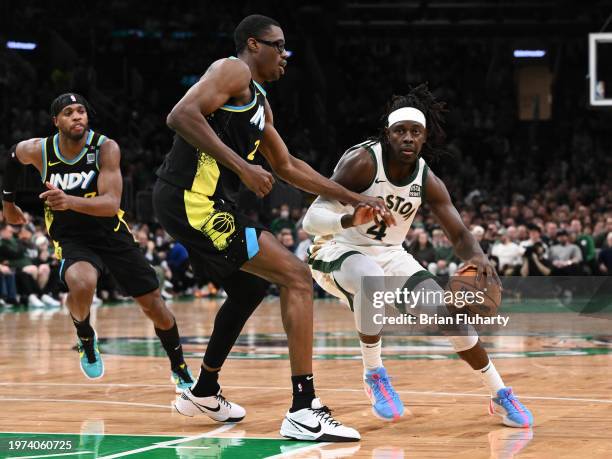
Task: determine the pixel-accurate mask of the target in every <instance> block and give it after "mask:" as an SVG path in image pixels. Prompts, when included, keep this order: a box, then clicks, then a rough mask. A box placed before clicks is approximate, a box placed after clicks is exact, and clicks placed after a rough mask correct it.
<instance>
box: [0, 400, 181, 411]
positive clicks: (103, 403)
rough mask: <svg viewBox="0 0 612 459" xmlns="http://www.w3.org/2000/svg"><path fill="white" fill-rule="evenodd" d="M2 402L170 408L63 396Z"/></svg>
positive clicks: (149, 404) (169, 406)
mask: <svg viewBox="0 0 612 459" xmlns="http://www.w3.org/2000/svg"><path fill="white" fill-rule="evenodd" d="M0 400H1V401H3V402H53V403H60V402H62V403H93V404H98V405H124V406H144V407H147V408H164V409H168V408H172V405H154V404H152V403H133V402H115V401H112V400H71V399H63V398H4V397H0Z"/></svg>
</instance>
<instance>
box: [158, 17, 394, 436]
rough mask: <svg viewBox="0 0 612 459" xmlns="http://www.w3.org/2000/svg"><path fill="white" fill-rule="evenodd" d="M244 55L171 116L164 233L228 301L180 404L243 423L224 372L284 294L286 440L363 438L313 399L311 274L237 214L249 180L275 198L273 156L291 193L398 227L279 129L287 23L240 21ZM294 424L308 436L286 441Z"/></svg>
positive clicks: (190, 411) (161, 186)
mask: <svg viewBox="0 0 612 459" xmlns="http://www.w3.org/2000/svg"><path fill="white" fill-rule="evenodd" d="M234 39H235V44H236V49H237V53H238V54H237V56H238V57H237V58H236V57H230V58H226V59H220V60H218V61H216V62H214V63H213V64H212V65H211V66H210V67H209V68H208V69H207V70H206V73H205V74H204V75H203V76H202V78H201V79H200V81H199V82H198V83H196V84H195V85H194V86H193V87H192V88H191V89H189V91H187V93H186V94H185V96H184V97H183V98H182V99H181V100H180V101H179V102H178V103H177V104H176V106H175V107H174V108H173V109H172V111H171V113H170V114H169V115H168V118H167V123H168V126H169V127H170V128H171V129H173V130H174V131H175V132H176V136H175V139H174V144H173V146H172V149H171V151H170V153H169V154H168V155H167V156H166V158H165V161H164V163H163V165H162V166H161V167H160V169H159V170H158V172H157V175H158V177H159V180H158V181H157V183H156V185H155V189H154V193H153V202H154V206H155V211H156V213H157V217H158V219H159V221H160V223H161V224H162V226H163V227H164V228H165V229H166V231H168V233H169V234H170V235H172V236H173V237H174V238H175V239H177V240H178V241H180V242H181V243H182V244H183V245H185V247H186V248H187V250H188V251H189V256H190V260H191V264H192V266H193V267H194V269H195V271H196V274H198V275H199V276H201V277H203V278H208V279H212V280H214V281H216V282H218V283H220V284H221V285H222V286H223V287H224V289H225V291H226V292H227V294H228V298H227V300H226V301H225V303H224V304H223V305H222V306H221V308H220V310H219V312H218V313H217V316H216V318H215V325H214V329H213V333H212V336H211V338H210V341H209V344H208V347H207V349H206V353H205V355H204V359H203V364H202V368H201V372H200V376H199V378H198V381H197V383H196V384H195V385H194V386H193V387H192V388H191V389H190V390H187V391H185V392H184V393H183V394H182V395H181V396H180V397H179V398H178V399H177V400H176V402H175V407H176V409H177V410H178V411H179V412H180V413H182V414H185V415H187V416H195V415H200V414H205V415H208V416H209V417H211V418H213V419H215V420H218V421H230V420H233V421H237V420H240V419H242V418H243V417H244V415H245V410H244V409H243V408H242V407H240V406H239V405H237V404H235V403H230V402H228V401H227V400H226V399H225V398H224V397H223V396H222V395H221V393H220V386H219V384H218V382H217V381H218V372H219V370H220V368H221V366H222V365H223V363H224V361H225V359H226V357H227V355H228V354H229V352H230V349H231V347H232V346H233V344H234V342H235V340H236V338H237V337H238V335H239V334H240V331H241V330H242V328H243V326H244V324H245V322H246V321H247V319H248V318H249V316H250V315H251V314H252V312H253V311H254V310H255V308H256V307H257V305H258V304H259V303H260V302H261V300H262V299H263V298H264V296H265V294H266V290H267V287H268V283H269V282H274V283H276V284H278V285H279V286H280V290H281V298H280V299H281V309H282V320H283V325H284V327H285V330H286V332H287V337H288V345H289V357H290V361H291V373H292V378H291V379H292V383H293V405H292V406H291V409H290V410H289V412H288V413H287V414H286V417H285V419H284V420H283V425H282V427H281V434H282V435H285V436H291V437H292V438H297V439H300V440H320V441H354V440H358V439H359V433H358V432H357V431H356V430H354V429H351V428H348V427H345V426H343V425H342V424H340V423H339V422H337V421H335V420H334V419H333V418H332V417H331V415H330V413H329V410H328V409H327V408H326V407H324V406H323V405H322V404H321V401H320V400H319V399H318V398H316V397H315V391H314V382H313V375H312V345H313V330H312V319H313V316H312V302H313V299H312V278H311V275H310V273H309V272H308V268H307V266H306V265H305V264H304V263H302V262H301V261H300V260H298V258H297V257H295V256H294V255H293V254H292V253H290V252H289V251H288V250H287V249H285V248H284V247H283V246H282V245H281V244H280V243H279V242H278V241H277V240H276V238H275V237H274V236H273V235H272V234H271V233H269V232H268V231H266V230H265V229H264V228H262V227H260V226H258V225H257V224H255V223H253V222H250V221H249V220H248V219H247V218H246V217H245V216H244V215H243V214H242V212H241V211H240V209H237V208H236V202H237V199H236V198H237V193H238V190H239V186H240V183H241V182H242V183H243V184H244V185H246V187H248V188H249V189H250V190H252V191H253V192H255V193H256V194H257V195H258V196H260V197H261V196H264V195H266V194H267V193H268V192H269V191H270V190H271V189H272V184H273V178H272V175H271V174H269V173H268V172H267V171H265V170H264V169H263V168H261V167H260V166H257V165H254V164H253V163H252V161H253V160H254V158H255V156H256V155H259V154H261V155H263V156H264V158H265V159H266V160H267V161H268V163H269V164H270V166H272V169H273V170H274V172H275V173H276V174H277V175H278V176H279V177H280V178H282V179H283V180H285V181H287V182H289V183H291V184H292V185H294V186H296V187H298V188H300V189H302V190H305V191H308V192H311V193H314V194H320V195H323V196H328V197H330V198H335V199H338V200H339V201H341V202H345V203H348V204H351V205H353V206H357V205H369V206H372V207H373V208H374V209H375V210H376V212H377V213H379V214H380V216H381V218H385V219H386V221H387V222H388V223H389V224H392V223H393V221H392V219H391V217H390V214H389V213H388V212H387V211H386V208H385V207H384V205H383V203H382V201H380V200H378V199H376V198H368V197H365V196H361V195H359V194H357V193H353V192H350V191H348V190H347V189H345V188H344V187H342V186H341V185H339V184H337V183H334V182H332V181H330V180H328V179H326V178H324V177H323V176H321V175H319V174H318V173H317V172H315V171H314V170H313V169H312V168H311V167H310V166H309V165H308V164H306V163H305V162H303V161H300V160H299V159H297V158H295V157H293V156H291V155H290V154H289V151H288V150H287V147H286V146H285V143H284V142H283V140H282V139H281V137H280V136H279V134H278V132H277V131H276V129H275V128H274V123H273V116H272V110H271V108H270V104H269V103H268V101H267V100H266V91H265V90H264V88H263V87H262V84H263V83H264V82H269V81H275V80H278V79H279V78H280V77H281V76H282V75H283V74H284V73H285V67H286V65H287V57H288V53H287V51H286V50H285V38H284V35H283V31H282V30H281V28H280V26H279V24H278V23H277V22H276V21H274V20H273V19H270V18H268V17H265V16H260V15H252V16H248V17H246V18H245V19H243V20H242V22H241V23H240V24H239V25H238V27H237V28H236V30H235V32H234ZM287 425H291V426H293V427H294V428H293V429H292V431H295V429H298V430H299V432H300V433H299V434H292V435H288V434H287V428H286V426H287Z"/></svg>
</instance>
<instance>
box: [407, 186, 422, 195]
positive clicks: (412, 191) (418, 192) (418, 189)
mask: <svg viewBox="0 0 612 459" xmlns="http://www.w3.org/2000/svg"><path fill="white" fill-rule="evenodd" d="M408 196H410V197H411V198H420V197H421V185H417V184H416V183H415V184H414V185H412V186H411V187H410V192H409V194H408Z"/></svg>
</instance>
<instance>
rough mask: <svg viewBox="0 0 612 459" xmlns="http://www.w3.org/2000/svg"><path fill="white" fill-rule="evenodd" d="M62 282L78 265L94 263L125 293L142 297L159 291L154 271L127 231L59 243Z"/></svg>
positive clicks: (99, 271)
mask: <svg viewBox="0 0 612 459" xmlns="http://www.w3.org/2000/svg"><path fill="white" fill-rule="evenodd" d="M59 245H60V248H61V255H62V258H61V261H60V279H61V280H62V282H64V283H65V280H64V274H65V273H66V271H67V270H68V268H69V267H70V266H71V265H73V264H74V263H76V262H77V261H87V262H89V263H91V264H92V265H93V266H94V267H95V268H96V269H97V270H98V273H99V274H101V273H102V271H103V270H104V267H106V268H107V269H108V271H109V272H110V273H111V274H112V275H113V276H114V277H115V279H116V280H117V282H118V283H119V285H120V286H121V287H122V288H123V290H124V291H125V293H127V294H128V295H130V296H132V297H139V296H142V295H145V294H147V293H149V292H152V291H153V290H155V289H156V288H158V287H159V282H158V281H157V275H156V274H155V270H154V269H153V267H152V266H151V265H150V264H149V262H148V261H147V259H146V258H145V257H144V255H143V253H142V252H141V251H140V248H139V247H138V244H137V243H136V242H135V241H134V238H133V237H132V235H131V234H130V233H129V232H128V231H127V230H120V231H117V232H116V233H105V234H100V235H98V236H93V235H92V236H88V237H83V238H71V239H69V240H64V241H60V242H59Z"/></svg>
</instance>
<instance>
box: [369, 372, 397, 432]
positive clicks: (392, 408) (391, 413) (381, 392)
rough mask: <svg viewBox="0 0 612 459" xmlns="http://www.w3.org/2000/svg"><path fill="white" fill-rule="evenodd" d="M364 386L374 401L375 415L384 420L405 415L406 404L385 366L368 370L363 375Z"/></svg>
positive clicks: (393, 419) (371, 400) (394, 419)
mask: <svg viewBox="0 0 612 459" xmlns="http://www.w3.org/2000/svg"><path fill="white" fill-rule="evenodd" d="M363 386H364V389H365V392H366V395H367V396H368V398H369V399H370V402H372V412H373V413H374V416H376V417H377V418H380V419H382V420H383V421H396V420H397V419H399V418H401V417H402V416H403V415H404V404H403V403H402V401H401V400H400V397H399V395H398V394H397V392H395V389H393V386H392V385H391V379H390V378H389V376H388V375H387V370H386V369H385V367H378V368H376V369H375V370H367V371H366V372H365V374H364V375H363Z"/></svg>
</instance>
